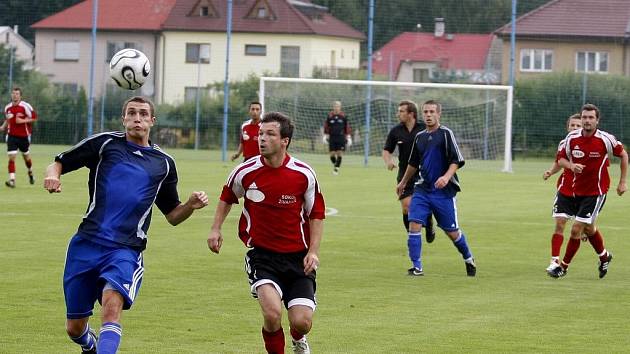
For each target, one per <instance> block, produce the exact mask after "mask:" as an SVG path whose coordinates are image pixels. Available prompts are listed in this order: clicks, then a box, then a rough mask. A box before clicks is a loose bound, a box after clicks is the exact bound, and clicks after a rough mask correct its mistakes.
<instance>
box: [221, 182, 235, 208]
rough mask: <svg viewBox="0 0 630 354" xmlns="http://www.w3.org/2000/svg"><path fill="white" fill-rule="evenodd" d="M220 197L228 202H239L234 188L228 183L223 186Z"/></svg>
mask: <svg viewBox="0 0 630 354" xmlns="http://www.w3.org/2000/svg"><path fill="white" fill-rule="evenodd" d="M219 199H220V200H222V201H224V202H226V203H228V204H238V198H237V197H236V194H234V191H232V188H230V187H228V186H227V185H224V186H223V190H222V191H221V195H220V196H219Z"/></svg>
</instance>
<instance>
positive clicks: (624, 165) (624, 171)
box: [617, 150, 628, 196]
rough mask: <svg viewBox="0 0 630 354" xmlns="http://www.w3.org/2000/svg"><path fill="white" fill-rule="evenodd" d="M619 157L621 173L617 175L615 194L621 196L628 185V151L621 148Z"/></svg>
mask: <svg viewBox="0 0 630 354" xmlns="http://www.w3.org/2000/svg"><path fill="white" fill-rule="evenodd" d="M619 158H620V159H621V162H620V163H619V168H620V169H621V173H620V175H619V184H618V185H617V195H620V196H621V195H623V194H624V193H625V192H626V191H627V190H628V185H627V184H626V177H627V175H628V152H627V151H626V150H623V151H622V152H621V155H619Z"/></svg>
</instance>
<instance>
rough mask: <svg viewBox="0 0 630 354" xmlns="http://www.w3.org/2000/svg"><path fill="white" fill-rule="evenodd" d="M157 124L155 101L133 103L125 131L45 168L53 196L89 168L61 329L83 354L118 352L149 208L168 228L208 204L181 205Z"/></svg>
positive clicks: (138, 276) (203, 199) (99, 137)
mask: <svg viewBox="0 0 630 354" xmlns="http://www.w3.org/2000/svg"><path fill="white" fill-rule="evenodd" d="M155 120H156V118H155V115H154V106H153V103H152V102H151V101H149V100H147V99H145V98H143V97H132V98H130V99H129V100H127V101H126V102H125V104H124V106H123V110H122V124H123V126H124V128H125V131H124V132H110V133H101V134H96V135H93V136H91V137H89V138H86V139H84V140H83V141H81V142H80V143H78V144H77V145H75V146H74V147H72V148H71V149H70V150H68V151H65V152H63V153H61V154H59V155H57V156H56V157H55V162H54V163H52V164H51V165H50V166H48V168H47V169H46V178H45V179H44V188H46V189H47V190H48V191H49V192H50V193H59V192H61V181H60V177H61V175H62V174H65V173H68V172H71V171H74V170H76V169H79V168H81V167H87V168H88V169H89V170H90V174H89V181H88V187H89V193H90V201H89V205H88V207H87V211H86V213H85V215H84V217H83V221H82V222H81V225H79V229H78V231H77V233H76V234H75V235H74V237H72V239H71V240H70V243H69V245H68V251H67V255H66V265H65V270H64V276H63V287H64V295H65V300H66V309H67V313H66V317H67V321H66V331H67V333H68V335H69V336H70V338H71V339H72V340H73V341H74V342H75V343H77V344H79V345H80V346H81V348H82V352H83V353H97V352H98V353H99V354H110V353H116V351H117V350H118V345H119V344H120V337H121V335H122V327H121V325H120V318H121V314H122V310H127V309H129V308H130V307H131V305H132V304H133V302H134V300H135V298H136V296H137V294H138V291H139V289H140V284H141V282H142V275H143V273H144V267H143V261H142V252H143V251H144V249H145V247H146V243H147V232H148V229H149V224H150V223H151V210H152V207H153V203H155V205H157V207H158V208H159V209H160V211H161V212H162V213H163V214H164V215H165V216H166V220H168V222H169V223H170V224H171V225H177V224H179V223H181V222H183V221H184V220H186V219H187V218H188V217H189V216H190V215H192V213H193V211H194V210H195V209H200V208H203V207H205V206H206V205H208V197H207V196H206V193H205V192H193V193H192V194H191V195H190V197H189V198H188V201H186V203H181V202H180V200H179V196H178V194H177V170H176V169H175V161H174V160H173V158H172V157H170V156H169V155H167V154H166V153H164V152H163V151H162V150H160V148H158V147H157V146H156V145H153V144H151V142H150V141H149V133H150V131H151V127H152V126H153V124H154V123H155ZM96 300H98V301H99V302H100V303H101V305H102V308H101V319H102V327H101V330H100V335H99V337H98V340H97V337H96V335H95V333H94V332H93V331H92V330H91V329H90V327H89V324H88V320H89V317H90V316H91V315H92V310H93V308H94V302H95V301H96Z"/></svg>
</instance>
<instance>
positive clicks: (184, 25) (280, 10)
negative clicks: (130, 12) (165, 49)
mask: <svg viewBox="0 0 630 354" xmlns="http://www.w3.org/2000/svg"><path fill="white" fill-rule="evenodd" d="M257 1H258V0H241V1H235V2H234V3H233V7H232V31H233V32H249V33H289V34H317V35H323V36H336V37H346V38H355V39H365V36H364V34H363V33H362V32H359V31H357V30H355V29H354V28H352V27H351V26H350V25H348V24H346V23H344V22H342V21H340V20H338V19H337V18H335V17H333V16H332V15H331V14H329V13H325V14H323V15H322V18H321V20H317V21H313V20H311V19H310V18H309V17H307V16H305V15H304V14H302V13H301V12H300V11H299V10H298V9H297V8H295V7H294V6H291V5H290V4H289V3H288V1H287V0H267V2H268V3H269V6H270V8H271V11H272V12H273V14H274V15H275V17H276V19H275V20H264V19H252V18H246V16H247V14H248V13H249V11H250V10H251V8H252V7H253V6H254V4H255V3H256V2H257ZM197 2H198V0H177V3H176V4H175V6H174V7H173V10H172V11H171V13H170V15H169V16H168V18H167V20H166V21H165V22H164V25H163V28H164V29H170V30H184V31H209V32H225V29H226V27H227V23H226V15H227V4H226V1H223V0H220V1H219V0H212V5H213V7H214V8H215V9H216V11H217V13H218V15H219V17H216V18H213V17H188V16H187V15H188V14H189V13H190V12H191V10H192V9H193V8H194V6H195V5H196V4H197Z"/></svg>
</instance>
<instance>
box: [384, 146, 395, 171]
mask: <svg viewBox="0 0 630 354" xmlns="http://www.w3.org/2000/svg"><path fill="white" fill-rule="evenodd" d="M383 162H384V163H385V167H387V169H388V170H390V171H391V170H393V169H395V168H396V163H395V162H394V159H393V157H392V154H390V153H389V151H387V150H383Z"/></svg>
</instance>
